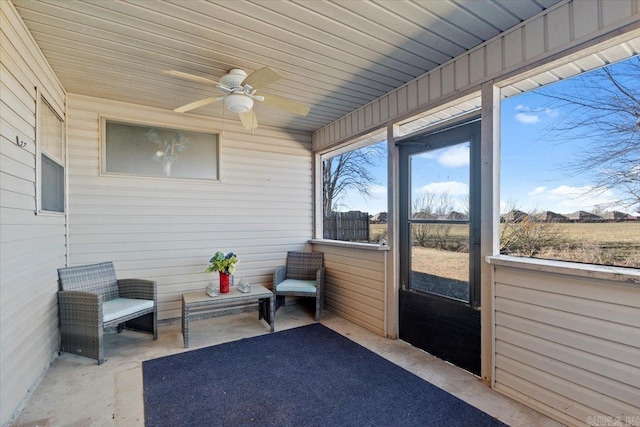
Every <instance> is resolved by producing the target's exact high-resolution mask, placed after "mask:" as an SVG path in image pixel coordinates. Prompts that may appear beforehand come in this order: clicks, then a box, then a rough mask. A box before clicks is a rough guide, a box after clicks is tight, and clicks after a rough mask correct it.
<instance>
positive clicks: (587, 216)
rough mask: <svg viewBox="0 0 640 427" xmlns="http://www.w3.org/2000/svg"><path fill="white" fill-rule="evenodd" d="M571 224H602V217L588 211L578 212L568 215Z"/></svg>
mask: <svg viewBox="0 0 640 427" xmlns="http://www.w3.org/2000/svg"><path fill="white" fill-rule="evenodd" d="M566 217H567V218H568V219H569V222H602V220H603V219H602V217H601V216H600V215H596V214H594V213H591V212H587V211H576V212H573V213H570V214H567V215H566Z"/></svg>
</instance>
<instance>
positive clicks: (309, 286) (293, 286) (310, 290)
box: [276, 279, 316, 294]
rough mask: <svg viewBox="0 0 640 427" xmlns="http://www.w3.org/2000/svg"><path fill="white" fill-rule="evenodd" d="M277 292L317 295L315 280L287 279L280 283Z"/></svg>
mask: <svg viewBox="0 0 640 427" xmlns="http://www.w3.org/2000/svg"><path fill="white" fill-rule="evenodd" d="M276 291H279V292H301V293H307V294H315V293H316V281H315V280H300V279H285V280H283V281H282V282H280V283H278V285H277V286H276Z"/></svg>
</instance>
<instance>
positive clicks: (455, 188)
mask: <svg viewBox="0 0 640 427" xmlns="http://www.w3.org/2000/svg"><path fill="white" fill-rule="evenodd" d="M418 193H431V194H449V195H451V196H465V195H467V194H469V186H468V185H467V184H465V183H464V182H458V181H445V182H432V183H430V184H427V185H425V186H423V187H420V188H419V189H418Z"/></svg>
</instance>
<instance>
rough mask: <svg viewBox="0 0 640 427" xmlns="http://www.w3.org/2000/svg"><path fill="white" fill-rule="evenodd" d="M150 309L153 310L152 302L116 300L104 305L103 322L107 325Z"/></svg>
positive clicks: (129, 299) (128, 299)
mask: <svg viewBox="0 0 640 427" xmlns="http://www.w3.org/2000/svg"><path fill="white" fill-rule="evenodd" d="M148 308H153V301H152V300H146V299H132V298H114V299H112V300H109V301H104V302H103V303H102V321H103V322H104V323H107V322H110V321H112V320H114V319H118V318H120V317H124V316H128V315H129V314H133V313H135V312H137V311H141V310H145V309H148Z"/></svg>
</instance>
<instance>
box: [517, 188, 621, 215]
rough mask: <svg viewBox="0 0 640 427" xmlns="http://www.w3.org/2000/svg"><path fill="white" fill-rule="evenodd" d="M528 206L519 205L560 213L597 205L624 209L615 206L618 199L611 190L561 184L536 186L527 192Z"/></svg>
mask: <svg viewBox="0 0 640 427" xmlns="http://www.w3.org/2000/svg"><path fill="white" fill-rule="evenodd" d="M527 196H528V197H527V200H526V206H522V207H519V208H518V209H522V210H525V211H532V210H549V211H553V212H556V213H560V214H569V213H572V212H576V211H579V210H582V211H592V210H593V209H594V208H595V207H596V206H606V209H607V210H611V209H616V210H622V211H624V209H623V208H622V207H620V206H617V207H616V206H615V205H614V203H615V201H616V200H617V199H618V198H617V197H616V194H615V193H614V192H613V191H611V190H605V191H594V188H593V187H591V186H588V185H585V186H581V187H574V186H570V185H559V186H557V187H555V188H547V187H536V188H535V189H533V190H532V191H530V192H529V193H527Z"/></svg>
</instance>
